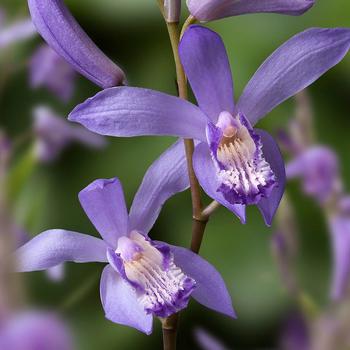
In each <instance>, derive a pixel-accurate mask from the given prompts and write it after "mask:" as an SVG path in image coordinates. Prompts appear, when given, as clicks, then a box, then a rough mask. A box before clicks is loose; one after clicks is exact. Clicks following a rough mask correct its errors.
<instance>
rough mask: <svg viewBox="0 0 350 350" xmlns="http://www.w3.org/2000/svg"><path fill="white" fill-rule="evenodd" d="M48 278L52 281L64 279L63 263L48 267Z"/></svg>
mask: <svg viewBox="0 0 350 350" xmlns="http://www.w3.org/2000/svg"><path fill="white" fill-rule="evenodd" d="M46 274H47V276H48V278H49V279H50V280H51V281H53V282H61V281H63V279H64V264H59V265H56V266H54V267H50V268H49V269H47V270H46Z"/></svg>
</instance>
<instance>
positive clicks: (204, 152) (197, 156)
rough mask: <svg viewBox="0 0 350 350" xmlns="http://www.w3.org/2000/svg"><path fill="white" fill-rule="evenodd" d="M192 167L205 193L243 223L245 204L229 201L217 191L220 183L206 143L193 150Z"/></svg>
mask: <svg viewBox="0 0 350 350" xmlns="http://www.w3.org/2000/svg"><path fill="white" fill-rule="evenodd" d="M193 167H194V171H195V173H196V176H197V178H198V181H199V183H200V185H201V187H202V188H203V190H204V191H205V193H206V194H207V195H208V196H209V197H211V198H213V199H215V200H216V201H217V202H219V203H220V204H222V205H224V206H225V207H226V208H227V209H229V210H230V211H232V212H233V213H234V214H235V215H237V216H238V218H239V219H240V220H241V222H242V223H245V206H244V205H240V204H236V205H232V204H231V203H229V202H228V201H227V200H226V199H225V198H224V196H223V195H222V193H221V192H218V191H217V190H218V188H219V186H220V184H219V183H218V180H217V175H216V169H215V166H214V163H213V160H212V158H211V156H210V150H209V147H208V145H207V144H206V143H204V142H203V143H200V144H199V145H198V146H197V147H196V148H195V150H194V154H193Z"/></svg>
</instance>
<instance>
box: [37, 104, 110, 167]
mask: <svg viewBox="0 0 350 350" xmlns="http://www.w3.org/2000/svg"><path fill="white" fill-rule="evenodd" d="M34 132H35V135H36V145H35V153H36V157H37V158H38V159H39V160H40V161H41V162H51V161H53V160H54V159H56V158H57V157H58V155H59V154H60V153H61V151H62V150H63V149H64V148H65V147H66V146H67V145H69V144H70V143H71V142H79V143H82V144H84V145H86V146H89V147H93V148H101V147H104V146H105V144H106V143H105V140H104V138H103V137H101V136H100V135H96V134H94V133H92V132H89V131H88V130H86V129H84V128H82V127H78V128H77V127H76V126H74V125H71V124H70V123H69V122H67V121H66V120H65V119H63V118H61V117H59V116H57V115H56V114H55V113H54V112H53V111H52V110H51V109H50V108H48V107H44V106H41V107H37V108H36V109H35V110H34Z"/></svg>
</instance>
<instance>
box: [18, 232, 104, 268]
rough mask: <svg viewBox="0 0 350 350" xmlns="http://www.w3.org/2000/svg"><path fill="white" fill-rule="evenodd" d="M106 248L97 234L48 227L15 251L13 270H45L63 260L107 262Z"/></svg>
mask: <svg viewBox="0 0 350 350" xmlns="http://www.w3.org/2000/svg"><path fill="white" fill-rule="evenodd" d="M106 249H107V246H106V244H105V243H104V242H103V241H102V240H101V239H99V238H96V237H92V236H89V235H84V234H81V233H77V232H72V231H66V230H48V231H45V232H43V233H41V234H39V235H38V236H36V237H34V238H33V239H31V240H30V241H29V242H28V243H26V244H25V245H23V246H22V247H20V248H18V249H17V250H16V252H15V256H16V259H17V267H16V271H17V272H28V271H40V270H45V269H48V268H50V267H53V266H57V265H58V264H61V263H63V262H65V261H73V262H76V263H85V262H106V261H107V257H106Z"/></svg>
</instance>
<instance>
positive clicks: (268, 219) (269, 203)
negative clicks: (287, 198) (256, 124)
mask: <svg viewBox="0 0 350 350" xmlns="http://www.w3.org/2000/svg"><path fill="white" fill-rule="evenodd" d="M255 132H256V133H257V134H258V135H259V136H260V137H261V141H262V143H263V149H262V151H263V154H264V158H265V159H266V161H267V162H268V163H269V164H270V166H271V169H272V171H273V173H274V174H275V176H276V180H277V186H275V187H274V188H273V190H272V192H271V194H270V195H269V197H268V198H262V199H261V200H260V202H259V203H258V204H257V206H258V208H259V210H260V211H261V213H262V215H263V217H264V220H265V223H266V225H268V226H270V225H271V223H272V219H273V217H274V215H275V213H276V210H277V208H278V206H279V203H280V201H281V198H282V196H283V193H284V189H285V186H286V171H285V167H284V161H283V158H282V154H281V151H280V150H279V148H278V145H277V143H276V142H275V140H274V139H273V137H272V136H271V135H270V134H269V133H267V132H266V131H264V130H259V129H255Z"/></svg>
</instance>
